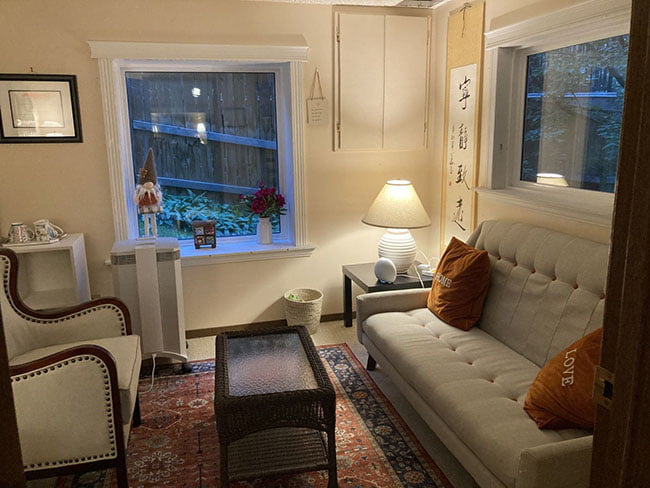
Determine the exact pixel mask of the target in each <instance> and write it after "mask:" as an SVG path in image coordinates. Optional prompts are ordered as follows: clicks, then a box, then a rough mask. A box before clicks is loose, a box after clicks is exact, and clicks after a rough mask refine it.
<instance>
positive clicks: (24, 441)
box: [10, 345, 124, 471]
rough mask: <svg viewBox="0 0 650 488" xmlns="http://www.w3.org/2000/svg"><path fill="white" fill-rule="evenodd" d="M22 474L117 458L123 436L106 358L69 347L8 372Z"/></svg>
mask: <svg viewBox="0 0 650 488" xmlns="http://www.w3.org/2000/svg"><path fill="white" fill-rule="evenodd" d="M10 374H11V383H12V389H13V394H14V403H15V406H16V419H17V423H18V431H19V434H20V444H21V451H22V455H23V463H24V465H25V470H26V471H34V470H40V469H43V468H44V467H49V468H59V467H64V466H68V465H72V464H79V463H88V462H92V461H94V460H106V459H111V458H115V457H116V456H118V446H120V444H123V442H124V440H123V439H124V436H123V429H122V422H121V409H120V395H119V389H118V384H117V372H116V367H115V361H114V359H113V357H112V355H111V354H110V353H109V352H108V351H107V350H106V349H104V348H102V347H99V346H93V345H84V346H79V347H72V348H69V349H66V350H64V351H60V352H58V353H55V354H52V355H50V356H46V357H44V358H41V359H38V360H35V361H31V362H29V363H25V364H21V365H17V366H14V367H12V368H10Z"/></svg>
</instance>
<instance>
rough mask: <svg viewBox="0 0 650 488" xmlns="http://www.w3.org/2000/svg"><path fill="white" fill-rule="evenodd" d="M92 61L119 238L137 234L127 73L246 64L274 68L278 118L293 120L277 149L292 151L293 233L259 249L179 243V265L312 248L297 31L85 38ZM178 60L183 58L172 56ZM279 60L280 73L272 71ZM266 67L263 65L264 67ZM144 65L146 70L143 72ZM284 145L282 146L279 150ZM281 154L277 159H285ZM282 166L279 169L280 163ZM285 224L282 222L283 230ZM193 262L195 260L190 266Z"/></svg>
mask: <svg viewBox="0 0 650 488" xmlns="http://www.w3.org/2000/svg"><path fill="white" fill-rule="evenodd" d="M88 44H89V45H90V49H91V58H96V59H98V62H99V75H100V85H101V93H102V104H103V108H104V125H105V131H106V145H107V152H108V162H109V176H110V178H109V179H110V187H111V200H112V205H113V224H114V230H115V239H116V240H118V241H119V240H125V239H132V238H135V237H137V235H138V230H137V212H136V209H135V205H133V204H131V201H132V199H131V194H132V192H133V188H134V184H135V182H134V177H133V171H132V168H133V165H132V159H131V150H130V147H131V145H130V132H129V125H128V114H127V113H126V106H127V105H126V90H125V81H124V72H125V71H126V70H129V69H138V70H140V69H142V68H143V67H145V68H148V69H151V70H155V69H158V68H166V69H171V68H172V67H174V69H179V70H180V71H182V70H184V69H185V70H186V69H189V68H190V67H191V68H193V69H201V68H204V69H209V68H210V67H215V66H220V67H222V68H223V67H224V66H227V65H228V64H229V63H230V64H231V65H232V64H233V63H235V62H236V63H237V64H241V63H245V64H246V65H247V67H248V68H250V67H257V68H258V69H265V70H267V71H268V70H269V69H270V70H272V71H275V72H276V91H277V92H278V93H280V92H281V91H282V92H284V93H285V97H278V101H280V99H284V100H287V102H288V103H286V104H285V105H282V104H281V103H278V106H277V111H278V117H280V116H281V115H282V112H283V111H284V112H285V115H286V116H289V115H290V117H291V124H290V127H287V129H288V130H286V131H284V133H281V132H280V130H279V131H278V139H281V138H283V139H284V141H283V142H284V144H280V145H279V146H280V147H281V148H286V150H288V151H291V155H292V165H293V168H292V174H287V173H286V172H285V171H283V170H282V168H281V169H280V177H281V178H284V184H285V187H286V188H292V190H293V191H292V193H293V195H292V198H289V199H288V201H287V206H288V208H289V212H288V218H285V219H284V223H285V224H287V225H288V227H290V229H289V231H290V230H293V239H290V237H289V236H290V235H291V232H288V233H287V234H284V233H283V234H284V235H282V236H278V241H279V242H278V243H277V244H276V245H274V246H272V247H269V246H259V245H256V244H255V243H252V242H243V241H244V240H243V239H242V240H239V242H238V245H235V244H234V243H233V244H232V245H223V243H222V242H221V241H218V244H217V248H216V249H211V248H202V249H199V250H195V249H194V247H193V246H190V245H182V246H181V256H182V259H183V261H184V265H194V264H205V263H215V262H232V261H242V260H258V259H273V258H285V257H294V256H296V257H297V256H305V255H309V254H310V253H311V252H313V250H314V247H313V246H310V245H309V244H308V243H307V241H306V239H307V228H306V227H307V222H306V204H305V181H304V179H305V177H304V139H303V127H304V124H303V112H304V110H302V104H303V101H302V100H303V94H302V91H303V83H302V80H303V76H302V71H303V64H304V63H305V62H306V61H307V54H308V50H309V48H308V46H307V44H306V42H305V39H304V38H303V36H301V35H295V36H261V37H256V38H244V37H238V38H229V39H224V42H222V43H220V44H167V43H149V42H113V41H88ZM175 60H182V61H175ZM269 64H273V65H275V66H276V67H277V66H278V65H280V68H279V70H275V68H272V69H271V68H269V67H268V65H269ZM265 65H266V66H265ZM145 70H146V69H145ZM282 150H285V149H281V150H280V151H282ZM282 156H283V155H282V154H281V153H280V152H279V153H278V159H279V160H280V158H282ZM280 161H281V162H280V166H281V167H282V166H283V163H282V160H280ZM287 225H285V227H287ZM190 263H192V264H190Z"/></svg>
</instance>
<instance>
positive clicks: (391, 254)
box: [361, 180, 431, 273]
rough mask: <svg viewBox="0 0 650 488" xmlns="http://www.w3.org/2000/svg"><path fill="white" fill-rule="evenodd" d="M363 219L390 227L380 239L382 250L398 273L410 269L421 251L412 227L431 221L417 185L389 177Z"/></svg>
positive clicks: (381, 254) (376, 224)
mask: <svg viewBox="0 0 650 488" xmlns="http://www.w3.org/2000/svg"><path fill="white" fill-rule="evenodd" d="M361 221H362V222H363V223H365V224H368V225H373V226H375V227H385V228H386V233H385V234H384V235H383V236H382V237H381V239H380V240H379V247H378V254H379V257H380V258H388V259H390V260H391V261H392V262H393V264H395V268H396V269H397V272H398V273H406V271H407V270H408V269H409V267H410V266H411V264H412V263H413V260H414V259H415V254H416V252H417V246H416V245H415V239H413V236H412V235H411V232H410V231H409V229H419V228H422V227H428V226H429V225H431V220H430V219H429V216H428V215H427V212H426V210H425V209H424V207H423V206H422V202H420V198H419V197H418V194H417V193H416V192H415V188H413V185H412V184H411V182H410V181H407V180H389V181H387V182H386V184H385V185H384V187H383V188H382V189H381V191H380V192H379V195H377V198H375V201H374V202H372V205H370V208H369V209H368V212H367V213H366V216H365V217H364V218H363V219H361Z"/></svg>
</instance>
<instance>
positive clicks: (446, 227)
mask: <svg viewBox="0 0 650 488" xmlns="http://www.w3.org/2000/svg"><path fill="white" fill-rule="evenodd" d="M483 14H484V4H482V3H480V4H477V5H474V6H469V4H466V5H465V6H464V7H463V8H462V9H460V10H459V11H458V12H456V13H454V14H452V15H450V17H449V24H448V31H447V94H446V97H447V105H446V110H445V115H446V117H445V148H444V159H443V171H444V173H443V179H442V181H443V189H442V192H443V195H444V197H443V205H442V216H441V220H442V222H441V224H442V225H441V229H440V239H441V251H442V250H444V248H445V247H446V245H447V243H448V242H449V240H450V239H451V237H452V236H455V237H457V238H459V239H461V240H463V241H466V240H467V238H468V237H469V235H470V234H471V233H472V231H473V230H474V226H475V225H476V222H475V220H476V217H475V200H476V191H475V186H476V185H477V182H478V178H477V170H478V164H477V158H478V153H479V145H478V144H479V112H480V93H481V60H482V54H483Z"/></svg>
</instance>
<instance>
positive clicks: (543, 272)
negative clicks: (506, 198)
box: [467, 221, 609, 366]
mask: <svg viewBox="0 0 650 488" xmlns="http://www.w3.org/2000/svg"><path fill="white" fill-rule="evenodd" d="M467 242H468V244H470V245H472V246H474V247H476V248H477V249H485V250H486V251H487V252H488V254H489V256H490V263H491V265H492V268H491V276H490V289H489V291H488V296H487V299H486V301H485V306H484V308H483V314H482V316H481V320H480V323H479V324H480V327H481V329H483V330H484V331H486V332H487V333H489V334H490V335H492V336H493V337H495V338H497V339H498V340H500V341H501V342H503V343H505V344H507V345H508V346H509V347H510V348H511V349H514V350H515V351H517V352H518V353H519V354H522V355H523V356H525V357H526V358H528V359H529V360H531V361H533V362H534V363H536V364H537V365H538V366H542V365H543V364H544V363H546V362H547V361H548V360H549V359H551V358H552V357H553V356H555V355H556V354H557V353H559V352H560V351H561V350H562V349H564V348H565V347H566V346H568V345H569V344H571V343H572V342H574V341H576V340H578V339H579V338H580V337H582V336H584V335H585V334H587V333H589V332H591V331H593V330H595V329H597V328H598V327H601V326H602V324H603V311H604V305H605V300H604V298H605V286H606V280H607V264H608V259H609V246H607V245H605V244H600V243H597V242H594V241H589V240H586V239H581V238H579V237H575V236H571V235H568V234H563V233H560V232H554V231H551V230H548V229H544V228H541V227H533V226H530V225H526V224H521V223H516V222H507V221H485V222H483V223H481V224H480V225H479V227H478V228H477V229H476V230H475V231H474V233H473V234H472V235H471V236H470V238H469V239H468V241H467Z"/></svg>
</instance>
